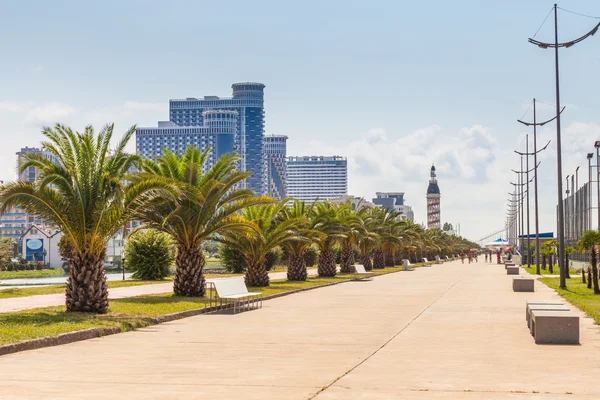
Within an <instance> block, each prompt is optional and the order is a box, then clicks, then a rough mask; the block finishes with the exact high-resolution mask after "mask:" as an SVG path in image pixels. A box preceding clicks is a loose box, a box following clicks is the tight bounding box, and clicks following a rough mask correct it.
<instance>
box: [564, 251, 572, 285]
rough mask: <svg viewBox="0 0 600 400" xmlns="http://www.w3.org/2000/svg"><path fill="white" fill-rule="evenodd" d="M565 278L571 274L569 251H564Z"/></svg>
mask: <svg viewBox="0 0 600 400" xmlns="http://www.w3.org/2000/svg"><path fill="white" fill-rule="evenodd" d="M565 278H567V279H571V275H570V274H569V253H567V252H566V251H565Z"/></svg>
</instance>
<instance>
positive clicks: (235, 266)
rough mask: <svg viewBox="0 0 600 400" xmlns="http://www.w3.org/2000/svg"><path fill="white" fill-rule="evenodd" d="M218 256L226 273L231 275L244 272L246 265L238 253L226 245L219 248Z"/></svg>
mask: <svg viewBox="0 0 600 400" xmlns="http://www.w3.org/2000/svg"><path fill="white" fill-rule="evenodd" d="M219 256H220V257H221V265H223V266H224V267H225V269H226V270H227V272H230V273H232V274H241V273H244V272H246V268H247V264H246V261H244V258H243V257H242V253H241V252H240V251H238V250H236V249H234V248H232V247H229V246H226V245H221V246H220V247H219Z"/></svg>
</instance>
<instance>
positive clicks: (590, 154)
mask: <svg viewBox="0 0 600 400" xmlns="http://www.w3.org/2000/svg"><path fill="white" fill-rule="evenodd" d="M593 157H594V153H587V160H588V220H587V226H586V228H587V230H591V229H592V158H593Z"/></svg>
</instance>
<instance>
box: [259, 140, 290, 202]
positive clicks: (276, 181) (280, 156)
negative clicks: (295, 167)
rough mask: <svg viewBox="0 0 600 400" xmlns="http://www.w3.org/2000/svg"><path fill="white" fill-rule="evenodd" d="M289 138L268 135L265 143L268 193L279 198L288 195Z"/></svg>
mask: <svg viewBox="0 0 600 400" xmlns="http://www.w3.org/2000/svg"><path fill="white" fill-rule="evenodd" d="M287 139H288V137H287V136H285V135H266V136H265V137H264V143H263V151H264V152H265V157H266V162H267V166H266V175H267V194H268V195H269V196H271V197H273V198H274V199H279V200H281V199H284V198H285V197H286V196H287V158H286V157H287V156H286V152H287V150H286V141H287Z"/></svg>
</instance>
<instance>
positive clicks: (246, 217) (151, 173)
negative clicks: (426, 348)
mask: <svg viewBox="0 0 600 400" xmlns="http://www.w3.org/2000/svg"><path fill="white" fill-rule="evenodd" d="M113 129H114V126H113V125H112V124H109V125H107V126H105V127H104V128H103V129H102V130H101V131H100V132H98V133H97V134H96V133H95V131H94V129H93V128H92V127H91V126H88V127H86V128H85V130H84V131H83V132H75V131H73V130H72V129H70V128H68V127H66V126H63V125H60V124H57V125H55V126H54V127H53V128H44V129H43V132H42V133H43V135H44V136H45V138H46V139H45V141H44V142H43V143H42V148H43V149H44V150H46V151H47V152H49V153H51V154H53V155H54V156H55V157H56V159H57V160H58V163H54V162H52V161H51V160H49V159H47V158H45V157H43V156H41V155H38V154H28V155H27V156H26V157H25V159H24V162H23V163H22V164H21V165H20V168H21V170H25V169H27V168H29V167H35V168H37V169H38V171H39V179H38V180H36V181H35V182H23V181H15V182H10V183H8V184H6V185H4V186H2V188H1V189H0V213H2V212H4V211H5V210H7V209H9V208H10V207H13V206H17V205H18V206H21V207H22V208H23V209H24V210H25V211H26V212H27V213H30V214H34V215H38V216H39V217H41V218H43V219H45V220H47V221H49V222H51V223H53V224H54V225H56V227H57V228H59V229H61V230H62V232H63V235H64V236H63V240H61V246H62V249H61V250H62V252H63V254H69V257H68V262H69V264H70V266H71V268H70V273H69V278H68V281H67V285H66V306H67V310H69V311H86V312H106V311H107V309H108V290H107V284H106V277H105V274H104V267H103V264H102V261H103V260H104V257H105V255H106V246H107V242H108V240H109V239H110V238H111V237H113V236H114V235H115V234H116V233H117V232H119V231H120V230H121V229H124V227H125V226H126V224H127V223H128V222H129V221H131V220H132V219H138V220H140V221H142V222H143V225H142V227H150V228H154V229H157V230H160V231H163V232H166V233H168V234H169V235H171V237H172V238H173V240H174V242H175V244H176V252H177V254H176V261H175V264H176V268H175V276H174V286H173V287H174V292H175V294H176V295H182V296H204V294H205V278H204V273H203V269H204V264H205V258H204V254H203V252H202V250H201V245H202V243H203V242H204V241H206V240H217V241H221V242H223V243H225V244H227V245H230V246H233V247H235V248H236V249H239V250H240V251H241V253H242V254H243V257H244V259H245V261H246V263H247V265H248V269H247V274H246V280H247V283H248V285H251V286H265V285H268V284H269V276H268V273H267V271H266V269H265V266H264V262H265V257H266V254H267V253H268V252H269V251H270V250H271V249H273V248H274V247H276V246H282V247H285V248H286V249H287V251H288V254H289V261H288V279H290V280H305V279H306V277H307V272H306V265H305V262H304V252H305V251H306V249H307V248H308V247H309V246H311V245H312V244H316V245H317V246H318V247H319V249H320V255H319V270H318V272H319V275H321V276H334V275H335V274H336V264H335V256H334V250H335V249H336V248H337V247H340V248H341V252H342V262H341V266H340V267H341V270H342V271H343V272H353V271H354V269H353V265H354V252H355V249H356V248H358V249H359V250H360V262H362V263H363V264H365V267H366V268H367V269H370V268H371V267H373V268H383V267H385V266H386V265H396V264H398V263H399V261H400V260H401V259H402V258H409V259H412V260H414V261H416V260H417V259H418V258H419V257H432V256H433V255H434V254H441V255H444V254H451V253H459V252H464V251H466V250H468V248H469V247H473V244H472V243H470V242H468V241H466V240H465V239H462V238H457V237H455V236H448V235H445V234H444V233H442V232H441V231H434V230H426V229H423V228H422V227H421V226H419V225H416V224H413V223H411V222H408V221H403V220H400V219H399V218H398V217H399V215H398V214H397V213H396V212H395V211H389V210H383V209H379V208H373V209H367V208H360V209H359V210H356V211H355V210H353V209H352V207H351V206H350V204H342V205H335V204H331V203H327V202H317V203H314V204H310V205H309V204H306V203H304V202H300V201H294V202H293V203H292V204H291V206H288V205H287V203H288V202H289V200H288V199H285V200H283V201H280V202H276V201H274V200H273V199H271V198H269V197H266V196H255V193H254V192H253V191H252V190H249V189H246V188H244V187H243V182H244V180H245V179H247V178H248V176H249V175H250V173H248V172H241V171H238V170H237V169H236V164H237V162H238V160H239V157H238V156H237V155H235V154H227V155H224V156H222V157H221V158H220V159H218V160H217V161H216V162H215V163H214V164H213V166H212V167H210V168H205V167H206V163H207V161H208V159H209V157H210V154H211V153H210V149H206V150H205V151H200V150H199V149H197V148H195V147H193V146H189V147H188V148H187V149H186V151H185V152H184V154H183V155H181V156H177V155H176V154H174V153H173V152H171V151H169V150H167V149H165V151H164V153H163V155H161V156H159V157H156V158H155V159H154V160H142V159H141V158H140V157H139V156H137V155H133V154H128V153H127V152H126V151H125V147H126V145H127V143H128V142H129V140H130V139H131V137H132V136H133V134H134V132H135V127H132V128H130V129H129V130H128V131H127V132H126V133H125V134H124V135H123V137H122V139H121V140H120V141H119V142H118V144H117V145H116V147H115V148H113V149H112V150H111V149H110V143H111V140H112V137H113ZM131 171H135V172H131ZM371 260H372V261H371Z"/></svg>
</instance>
